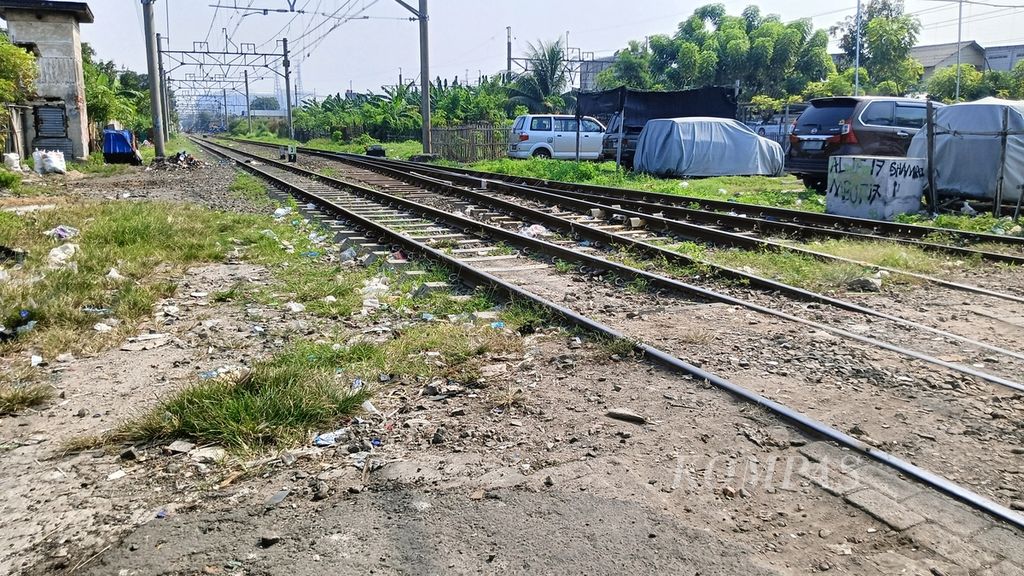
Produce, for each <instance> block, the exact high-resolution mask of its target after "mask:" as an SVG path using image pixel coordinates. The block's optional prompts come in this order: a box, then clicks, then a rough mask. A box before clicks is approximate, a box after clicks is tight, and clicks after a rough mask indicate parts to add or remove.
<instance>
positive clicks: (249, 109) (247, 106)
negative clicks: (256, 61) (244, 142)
mask: <svg viewBox="0 0 1024 576" xmlns="http://www.w3.org/2000/svg"><path fill="white" fill-rule="evenodd" d="M242 77H244V78H245V117H246V118H247V119H248V120H249V133H250V134H252V107H251V104H252V100H250V99H249V71H248V70H242Z"/></svg>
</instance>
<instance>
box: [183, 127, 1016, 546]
mask: <svg viewBox="0 0 1024 576" xmlns="http://www.w3.org/2000/svg"><path fill="white" fill-rule="evenodd" d="M202 145H203V146H204V147H206V148H207V149H210V150H212V151H214V152H215V153H218V154H220V155H222V156H224V157H228V158H231V159H233V160H235V161H236V162H238V164H239V166H241V167H242V168H243V169H245V170H248V171H250V172H252V173H254V174H256V175H259V176H261V177H263V178H266V179H268V180H271V181H272V182H274V183H275V184H276V185H277V186H279V187H281V188H282V189H285V190H287V191H289V192H291V193H292V194H294V195H295V196H296V197H298V198H301V199H302V200H303V201H306V202H312V203H314V204H316V205H317V206H318V208H319V209H320V210H322V211H324V212H327V213H330V214H332V215H334V216H336V217H338V218H339V219H341V220H344V221H347V222H349V223H350V224H351V225H352V226H354V227H357V228H359V229H362V230H365V231H367V233H368V234H371V235H373V236H374V237H378V238H380V239H382V240H385V241H387V242H389V243H392V244H394V245H396V246H398V247H401V248H402V249H403V250H405V251H407V252H408V253H410V254H418V255H421V256H423V257H424V258H426V259H429V260H432V261H434V262H437V263H440V264H441V265H443V266H445V267H447V268H448V269H450V270H452V271H453V273H454V275H455V277H457V278H458V279H459V280H461V281H462V282H465V283H467V284H469V285H471V286H486V287H489V288H490V289H492V290H495V291H496V292H498V293H499V294H501V295H503V296H505V297H506V298H509V299H521V300H526V301H530V302H533V303H535V304H537V305H540V306H542V307H544V308H545V309H548V310H550V311H551V312H552V313H554V314H555V315H557V316H558V317H561V318H563V319H564V320H565V321H567V322H568V323H571V324H573V325H576V326H579V327H581V328H585V329H587V330H591V331H594V332H596V333H599V334H603V335H606V336H609V337H612V338H617V339H622V338H626V336H625V335H624V334H623V333H621V332H619V331H617V330H615V329H613V328H612V327H610V326H609V325H606V324H604V323H602V322H599V321H597V320H594V319H591V318H587V317H584V316H582V315H580V314H577V313H576V312H574V311H572V310H570V309H568V308H566V307H564V306H561V305H559V304H557V303H555V302H553V301H550V300H547V299H545V298H543V297H541V296H538V295H537V294H534V293H532V292H530V291H527V290H525V289H523V288H521V287H519V286H517V285H515V284H513V283H511V282H508V281H506V280H503V279H502V278H500V277H498V276H496V275H494V274H491V273H488V272H486V271H484V270H481V269H480V268H479V267H477V266H474V265H471V264H468V263H466V262H465V261H463V260H460V259H459V258H457V257H455V256H454V255H451V254H447V253H445V252H444V251H443V250H439V249H437V248H435V247H432V246H430V245H428V244H426V243H425V242H423V241H421V240H418V239H416V238H412V237H409V236H407V235H405V234H403V233H400V232H397V231H395V230H393V229H391V228H389V227H388V226H387V225H385V224H382V223H380V222H379V221H377V220H375V219H373V218H370V217H367V216H363V215H360V214H359V213H357V212H355V211H352V210H350V209H348V208H345V207H344V206H341V205H339V204H337V203H336V202H333V201H331V200H328V199H325V198H322V197H320V196H318V195H317V194H314V193H311V192H309V191H307V190H305V189H303V188H302V187H299V186H297V185H296V184H294V183H290V182H289V181H287V180H284V179H281V178H278V177H275V176H274V175H273V173H272V171H271V170H268V167H267V166H265V165H264V166H254V165H252V164H249V163H246V162H244V160H242V159H241V158H239V157H238V156H237V155H234V154H231V152H227V151H225V150H224V149H222V148H216V147H214V146H211V145H209V144H207V143H202ZM268 164H271V165H273V164H276V163H271V162H268ZM276 168H278V169H281V168H283V165H282V166H278V167H276ZM289 168H290V169H291V170H292V171H293V172H294V171H295V169H294V168H292V167H289ZM307 178H308V179H310V180H313V179H314V178H315V176H308V177H307ZM332 183H333V184H335V185H339V186H343V187H346V188H349V189H352V190H354V189H357V187H355V186H352V185H350V184H346V183H342V182H338V181H334V182H332ZM358 192H359V193H360V195H362V194H363V193H364V192H372V194H371V193H367V194H365V195H366V196H368V197H373V198H375V199H377V200H378V201H379V202H380V203H387V204H391V205H393V206H398V207H401V208H402V209H408V210H409V211H412V212H416V213H419V214H422V215H424V216H426V215H430V216H438V217H439V218H440V219H441V220H444V221H447V222H448V223H451V224H452V225H454V227H456V228H463V227H464V228H465V229H481V225H480V223H477V222H474V221H472V220H469V219H465V218H462V217H458V216H454V215H451V214H443V213H442V214H438V212H441V211H438V210H434V209H429V208H428V207H425V206H421V205H418V204H417V203H415V202H411V201H408V200H403V199H400V198H397V197H389V196H388V195H386V194H382V193H379V192H375V191H367V190H364V189H358ZM482 230H485V231H487V232H490V233H493V234H494V235H495V236H507V235H511V233H507V231H503V230H501V229H494V228H493V227H489V226H486V225H484V226H483V228H482ZM517 243H519V244H522V245H526V246H529V247H530V248H531V249H536V250H538V251H541V252H544V253H549V254H550V253H552V252H563V251H568V250H567V249H564V248H561V247H559V246H557V245H554V244H550V243H547V242H543V241H540V240H535V239H532V238H527V237H523V236H519V237H518V239H517ZM587 258H588V259H592V260H596V262H594V263H595V264H597V265H598V266H599V267H605V266H606V267H607V268H614V267H615V265H614V264H612V263H610V262H603V261H601V260H600V259H596V258H593V257H587ZM637 272H639V271H637ZM666 280H667V279H666ZM635 347H636V349H637V350H638V351H639V352H642V353H644V354H645V355H646V356H647V357H649V358H651V359H653V360H655V361H656V362H658V363H660V364H662V365H663V366H665V367H667V368H669V369H670V370H673V371H676V372H680V373H683V374H687V375H690V376H692V377H695V378H698V379H700V380H702V381H704V382H707V383H709V384H711V385H714V386H716V387H718V388H720V389H723V390H725V391H727V392H729V393H731V394H733V395H734V396H736V397H738V398H740V399H743V400H745V401H748V402H751V403H754V404H756V405H759V406H761V407H763V408H764V409H766V410H768V411H769V412H771V413H773V414H775V415H777V416H779V417H781V418H782V419H784V420H786V421H788V422H790V423H791V424H794V425H796V426H797V427H800V428H802V429H804V430H807V431H809V432H811V433H814V434H817V435H820V436H822V437H824V438H827V439H829V440H832V441H835V442H837V443H838V444H840V445H842V446H844V447H847V448H849V449H851V450H854V451H856V452H858V453H861V454H863V455H865V456H867V457H869V458H871V459H873V460H875V461H877V462H880V463H882V464H884V465H886V466H889V467H891V468H893V469H895V470H897V471H899V472H900V473H902V474H904V475H906V476H907V477H908V478H911V479H913V480H915V481H917V482H920V483H922V484H923V485H925V486H928V487H930V488H932V489H935V490H937V491H940V492H942V493H945V494H947V495H949V496H951V497H953V498H955V499H958V500H960V501H962V502H965V503H967V504H968V505H970V506H972V507H974V508H976V509H978V510H980V511H982V512H984V513H986V514H988V515H990V516H991V517H993V518H996V519H998V520H1001V521H1004V522H1006V523H1008V524H1011V525H1013V526H1015V527H1017V528H1021V529H1024V517H1022V516H1020V515H1019V514H1017V513H1016V512H1014V511H1012V510H1010V509H1009V508H1007V507H1005V506H1003V505H1001V504H998V503H996V502H994V501H992V500H990V499H988V498H986V497H984V496H982V495H980V494H978V493H976V492H973V491H972V490H970V489H968V488H965V487H963V486H960V485H958V484H956V483H953V482H951V481H949V480H948V479H945V478H943V477H941V476H939V475H937V474H934V473H932V472H930V471H928V470H926V469H924V468H921V467H919V466H917V465H914V464H911V463H909V462H907V461H905V460H902V459H900V458H898V457H896V456H894V455H892V454H889V453H887V452H885V451H882V450H878V449H876V448H875V447H873V446H870V445H868V444H865V443H864V442H862V441H860V440H858V439H856V438H854V437H852V436H850V435H848V434H845V433H843V432H841V431H840V430H838V429H836V428H834V427H832V426H829V425H827V424H825V423H824V422H821V421H819V420H816V419H814V418H812V417H810V416H807V415H806V414H803V413H801V412H798V411H796V410H793V409H791V408H789V407H787V406H785V405H783V404H781V403H778V402H775V401H773V400H770V399H768V398H766V397H764V396H762V395H760V394H758V393H756V392H754V391H752V390H749V389H747V388H745V387H742V386H739V385H737V384H735V383H733V382H730V381H728V380H726V379H724V378H721V377H719V376H717V375H715V374H711V373H709V372H707V371H704V370H703V369H701V368H699V367H697V366H695V365H693V364H690V363H687V362H685V361H683V360H681V359H679V358H677V357H676V356H674V355H672V354H670V353H668V352H665V351H663V350H661V349H658V348H655V347H653V346H651V345H648V344H643V343H635Z"/></svg>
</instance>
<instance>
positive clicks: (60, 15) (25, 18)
mask: <svg viewBox="0 0 1024 576" xmlns="http://www.w3.org/2000/svg"><path fill="white" fill-rule="evenodd" d="M0 18H3V19H4V20H6V21H7V32H8V34H9V35H10V38H11V41H12V42H13V43H14V44H16V45H18V46H22V47H24V48H26V49H27V50H30V51H31V52H33V53H34V54H35V55H36V62H37V64H38V66H39V78H38V79H37V81H36V92H37V94H38V96H39V99H40V100H39V101H38V102H33V103H32V105H33V116H34V118H32V119H31V121H30V122H27V123H26V126H25V131H26V140H27V141H28V143H29V146H30V149H34V148H36V147H39V148H49V149H54V148H58V146H60V145H61V143H62V142H66V141H67V140H70V145H69V146H70V151H71V155H72V156H74V157H75V158H85V157H86V156H88V154H89V114H88V110H87V109H86V105H85V77H84V74H83V70H82V40H81V35H80V32H79V24H82V23H85V24H91V23H92V22H93V15H92V11H91V10H90V9H89V5H88V4H86V3H85V2H54V1H49V0H0ZM61 124H63V126H61ZM65 153H66V151H65Z"/></svg>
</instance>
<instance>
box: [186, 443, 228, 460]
mask: <svg viewBox="0 0 1024 576" xmlns="http://www.w3.org/2000/svg"><path fill="white" fill-rule="evenodd" d="M225 456H227V451H226V450H224V449H223V448H220V447H218V446H209V447H207V448H199V449H198V450H193V451H191V452H189V454H188V457H189V458H191V459H192V460H194V461H196V462H198V463H200V464H214V463H216V462H220V461H221V460H223V459H224V457H225Z"/></svg>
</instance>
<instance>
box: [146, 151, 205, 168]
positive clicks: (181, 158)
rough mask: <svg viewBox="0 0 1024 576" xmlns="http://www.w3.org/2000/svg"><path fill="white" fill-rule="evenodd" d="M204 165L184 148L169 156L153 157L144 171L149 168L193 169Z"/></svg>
mask: <svg viewBox="0 0 1024 576" xmlns="http://www.w3.org/2000/svg"><path fill="white" fill-rule="evenodd" d="M204 166H206V163H205V162H203V161H202V160H200V159H198V158H196V157H195V156H193V155H191V154H189V153H188V152H186V151H185V150H182V151H181V152H178V153H177V154H171V155H170V156H167V157H165V158H162V159H159V160H156V159H154V160H153V163H152V164H150V165H149V166H148V167H147V168H146V171H147V172H148V171H150V170H180V169H185V170H193V169H196V168H202V167H204Z"/></svg>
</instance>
